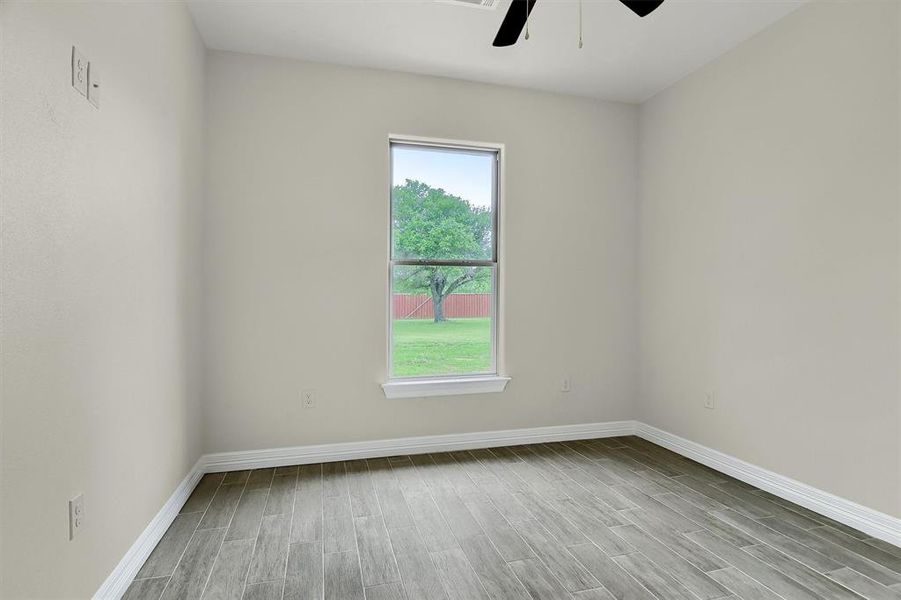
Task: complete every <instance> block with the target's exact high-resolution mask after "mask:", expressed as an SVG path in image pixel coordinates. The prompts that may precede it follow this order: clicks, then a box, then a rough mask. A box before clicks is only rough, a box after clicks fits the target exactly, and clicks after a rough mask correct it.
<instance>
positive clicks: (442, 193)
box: [391, 145, 496, 260]
mask: <svg viewBox="0 0 901 600" xmlns="http://www.w3.org/2000/svg"><path fill="white" fill-rule="evenodd" d="M391 153H392V171H393V172H392V175H391V180H392V184H391V185H392V187H391V205H392V216H393V221H392V224H391V226H392V232H391V233H392V236H391V237H392V245H393V248H392V254H393V258H394V259H395V260H399V259H439V260H449V259H464V260H493V259H494V251H493V237H494V233H493V231H492V229H493V227H494V215H493V210H494V208H493V204H494V189H495V184H494V168H495V164H496V161H495V154H494V153H493V152H478V151H468V150H450V149H440V148H425V147H418V146H404V145H393V146H392V148H391Z"/></svg>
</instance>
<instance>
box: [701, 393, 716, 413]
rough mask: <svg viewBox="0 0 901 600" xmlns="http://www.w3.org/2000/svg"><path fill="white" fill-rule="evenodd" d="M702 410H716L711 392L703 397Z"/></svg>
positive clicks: (714, 399) (714, 396) (714, 398)
mask: <svg viewBox="0 0 901 600" xmlns="http://www.w3.org/2000/svg"><path fill="white" fill-rule="evenodd" d="M704 408H709V409H710V410H713V409H715V408H716V395H715V394H714V393H713V392H707V394H706V395H705V396H704Z"/></svg>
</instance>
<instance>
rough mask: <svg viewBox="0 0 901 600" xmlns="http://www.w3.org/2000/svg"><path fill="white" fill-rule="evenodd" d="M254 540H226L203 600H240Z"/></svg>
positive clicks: (217, 558) (220, 550)
mask: <svg viewBox="0 0 901 600" xmlns="http://www.w3.org/2000/svg"><path fill="white" fill-rule="evenodd" d="M254 543H255V540H253V539H242V540H226V541H225V542H223V543H222V547H221V548H220V549H219V555H218V556H217V557H216V562H215V564H214V565H213V572H212V573H211V574H210V580H209V582H208V583H207V585H206V589H205V590H204V591H203V600H241V597H242V595H243V594H244V582H245V581H246V579H247V569H248V568H249V567H250V559H251V558H253V547H254Z"/></svg>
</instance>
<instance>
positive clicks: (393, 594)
mask: <svg viewBox="0 0 901 600" xmlns="http://www.w3.org/2000/svg"><path fill="white" fill-rule="evenodd" d="M365 593H366V600H406V598H407V595H406V594H405V593H404V586H402V585H401V584H399V583H383V584H382V585H376V586H373V587H368V588H366V589H365Z"/></svg>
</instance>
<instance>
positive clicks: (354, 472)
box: [347, 460, 380, 517]
mask: <svg viewBox="0 0 901 600" xmlns="http://www.w3.org/2000/svg"><path fill="white" fill-rule="evenodd" d="M347 478H348V488H349V492H350V506H351V511H352V512H353V516H354V517H367V516H371V515H378V514H380V510H379V501H378V498H377V497H376V495H375V487H373V485H372V477H371V476H370V474H369V467H368V465H367V464H366V461H365V460H352V461H350V462H348V463H347Z"/></svg>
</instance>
